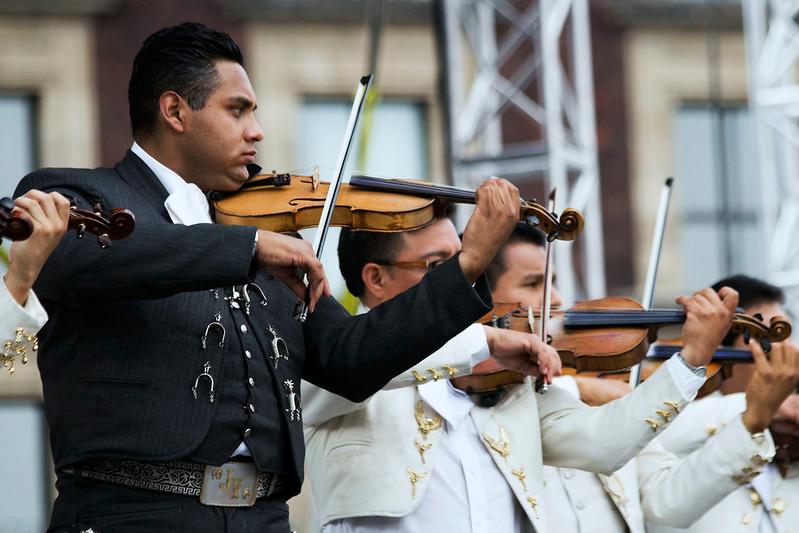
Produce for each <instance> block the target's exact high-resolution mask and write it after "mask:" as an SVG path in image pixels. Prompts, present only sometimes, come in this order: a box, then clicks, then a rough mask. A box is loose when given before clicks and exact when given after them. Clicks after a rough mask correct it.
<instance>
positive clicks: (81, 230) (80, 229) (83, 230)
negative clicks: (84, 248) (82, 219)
mask: <svg viewBox="0 0 799 533" xmlns="http://www.w3.org/2000/svg"><path fill="white" fill-rule="evenodd" d="M76 235H77V237H78V239H82V238H83V236H84V235H86V224H79V225H78V232H77V233H76Z"/></svg>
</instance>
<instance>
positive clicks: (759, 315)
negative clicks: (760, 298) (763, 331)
mask: <svg viewBox="0 0 799 533" xmlns="http://www.w3.org/2000/svg"><path fill="white" fill-rule="evenodd" d="M752 316H753V317H755V318H756V319H758V320H759V321H760V322H763V314H762V313H755V314H754V315H752Z"/></svg>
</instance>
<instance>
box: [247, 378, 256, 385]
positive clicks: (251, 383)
mask: <svg viewBox="0 0 799 533" xmlns="http://www.w3.org/2000/svg"><path fill="white" fill-rule="evenodd" d="M247 383H248V384H249V385H250V387H255V380H254V379H252V378H248V379H247Z"/></svg>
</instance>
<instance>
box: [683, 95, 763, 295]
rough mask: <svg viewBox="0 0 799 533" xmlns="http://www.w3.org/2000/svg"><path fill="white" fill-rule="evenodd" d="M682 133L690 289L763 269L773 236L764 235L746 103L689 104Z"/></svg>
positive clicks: (685, 253) (685, 270)
mask: <svg viewBox="0 0 799 533" xmlns="http://www.w3.org/2000/svg"><path fill="white" fill-rule="evenodd" d="M675 134H676V138H675V143H674V146H675V147H676V150H677V154H676V162H677V164H676V168H677V174H676V176H675V177H676V182H675V186H676V189H677V195H676V196H677V199H678V200H679V205H680V212H681V213H682V220H681V223H680V232H681V235H680V249H681V252H682V256H683V258H684V259H683V261H682V286H683V288H684V289H685V290H688V291H691V290H696V289H698V288H701V287H706V286H708V285H709V284H711V283H714V282H715V281H717V280H719V279H721V278H723V277H725V276H729V275H732V274H737V273H744V274H748V275H751V276H761V275H763V273H764V265H763V264H762V262H761V258H762V257H764V256H763V254H764V253H765V245H764V243H765V242H766V239H762V238H761V237H760V236H759V234H758V225H757V224H758V223H757V209H758V205H759V203H760V202H759V198H760V187H759V182H758V180H757V166H756V165H757V162H756V161H755V153H754V150H755V144H754V142H755V139H754V135H753V131H752V121H751V117H750V116H749V112H748V110H747V108H746V107H745V106H744V105H743V104H741V105H724V106H721V107H717V106H711V105H708V104H691V105H684V106H683V107H682V108H680V110H679V112H678V115H677V124H676V132H675Z"/></svg>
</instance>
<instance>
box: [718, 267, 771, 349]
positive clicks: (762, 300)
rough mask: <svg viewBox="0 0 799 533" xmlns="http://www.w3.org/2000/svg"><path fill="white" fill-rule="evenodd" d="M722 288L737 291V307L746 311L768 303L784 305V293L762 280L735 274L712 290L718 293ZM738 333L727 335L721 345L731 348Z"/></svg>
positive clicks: (719, 282)
mask: <svg viewBox="0 0 799 533" xmlns="http://www.w3.org/2000/svg"><path fill="white" fill-rule="evenodd" d="M722 287H730V288H731V289H735V290H736V291H738V307H743V308H744V309H748V308H749V307H751V306H753V305H758V304H769V303H778V304H783V303H785V293H784V292H783V291H782V289H780V288H779V287H777V286H776V285H772V284H771V283H767V282H765V281H763V280H760V279H757V278H752V277H749V276H744V275H743V274H736V275H735V276H730V277H729V278H724V279H722V280H720V281H718V282H717V283H715V284H714V285H713V290H714V291H718V290H719V289H721V288H722ZM738 335H740V334H739V333H729V334H728V335H727V336H726V337H724V340H722V341H721V343H722V344H723V345H725V346H732V344H734V343H735V341H736V339H737V338H738Z"/></svg>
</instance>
